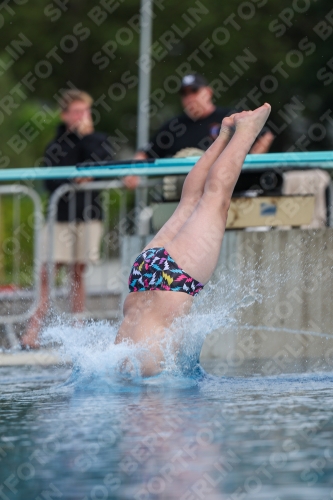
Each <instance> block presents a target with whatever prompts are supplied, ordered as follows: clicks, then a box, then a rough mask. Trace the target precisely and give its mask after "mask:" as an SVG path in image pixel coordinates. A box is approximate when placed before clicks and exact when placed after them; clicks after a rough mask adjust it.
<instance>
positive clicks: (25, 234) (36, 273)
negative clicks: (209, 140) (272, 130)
mask: <svg viewBox="0 0 333 500" xmlns="http://www.w3.org/2000/svg"><path fill="white" fill-rule="evenodd" d="M196 160H197V158H187V159H177V160H176V159H174V160H172V159H170V160H164V161H163V160H159V161H155V162H153V163H145V162H143V163H138V164H134V165H133V163H128V164H118V165H117V164H115V165H110V166H108V165H106V166H104V167H84V168H83V167H82V168H81V167H63V168H52V169H43V168H39V169H12V170H9V169H8V170H6V169H5V170H4V171H1V172H0V181H1V180H6V181H8V180H11V181H16V180H20V181H24V180H25V179H29V180H30V179H34V180H35V179H46V178H68V179H71V178H76V177H91V176H92V177H94V178H95V179H98V178H102V177H104V178H107V177H114V176H119V177H121V176H125V175H129V174H138V175H142V176H147V175H154V176H160V177H159V179H161V178H162V177H161V176H163V175H166V174H184V173H187V172H188V171H189V170H190V169H191V168H192V166H193V165H194V164H195V162H196ZM312 167H314V168H324V169H328V170H329V169H332V168H333V154H332V153H330V152H325V153H315V154H311V153H304V154H303V153H300V154H294V155H293V154H286V155H282V154H279V155H275V154H272V155H252V156H250V157H248V158H247V160H246V162H245V166H244V168H245V169H248V170H251V169H252V168H259V169H264V168H265V169H267V168H272V169H275V168H287V169H288V168H289V169H292V168H297V169H298V168H312ZM156 184H158V185H160V184H161V181H160V180H157V181H156V180H148V181H147V182H142V184H141V187H140V189H141V194H142V195H139V196H137V197H136V205H135V206H134V207H133V210H132V211H131V212H128V210H127V203H126V190H125V189H124V187H123V183H122V182H121V181H120V180H95V181H94V182H87V183H84V184H76V183H70V184H64V185H62V186H61V187H60V188H58V190H57V191H55V192H54V193H53V195H52V197H51V198H50V201H49V213H48V223H47V227H48V237H47V240H46V241H47V248H44V252H46V255H47V259H46V264H47V270H48V278H49V285H50V286H49V291H50V297H49V298H50V304H51V309H52V310H53V311H54V312H55V313H61V314H71V313H70V309H69V307H68V303H69V301H68V296H69V292H70V283H69V281H70V280H69V279H68V273H67V272H63V273H62V274H61V273H60V276H57V273H56V272H55V267H56V263H55V262H54V255H53V249H54V243H55V241H54V238H55V233H54V228H55V224H56V218H57V217H56V214H57V207H58V204H59V201H60V199H61V198H62V196H63V195H65V194H71V193H74V192H79V191H83V192H84V193H85V198H86V199H85V201H86V204H89V200H91V196H92V194H91V193H92V190H94V191H95V190H100V191H101V193H102V195H101V199H102V205H103V207H104V209H103V211H104V219H103V227H104V230H103V237H102V243H101V258H100V259H99V260H98V261H97V262H95V263H93V264H90V263H89V264H88V265H87V268H86V272H85V282H86V286H87V301H86V309H85V311H84V312H83V313H81V314H79V315H77V317H78V318H83V317H88V318H108V319H110V320H112V319H116V318H118V317H119V316H120V311H121V308H120V305H121V303H122V300H123V298H124V295H125V293H126V283H127V276H128V270H129V267H130V263H131V261H132V259H133V257H135V256H136V255H137V253H138V252H139V251H140V250H141V248H142V247H143V246H144V245H145V243H146V242H147V241H148V240H149V238H150V237H151V234H150V233H151V224H150V221H151V215H152V213H151V211H150V209H149V208H148V209H147V208H146V207H145V200H146V190H147V188H151V187H153V186H156ZM115 197H118V199H119V210H118V211H117V213H118V220H117V221H115V220H114V218H112V217H110V215H112V210H113V205H114V200H115ZM9 199H10V202H9V201H8V200H9ZM27 199H28V200H29V203H30V205H27V201H26V200H27ZM71 200H72V201H70V208H69V211H70V213H73V214H74V213H75V197H72V198H71ZM0 210H2V215H3V212H4V210H6V215H5V218H4V217H3V216H2V219H0V223H1V222H2V221H3V220H6V227H4V226H3V222H2V224H1V226H0V228H2V229H0V242H1V245H2V255H4V258H3V260H2V261H0V304H1V307H0V323H1V324H2V328H3V330H4V331H5V334H6V337H7V344H8V345H9V346H11V347H14V346H15V345H17V337H16V334H15V330H14V325H15V324H18V323H24V322H26V321H27V320H28V319H29V318H31V317H32V315H33V314H35V311H36V308H37V306H38V302H39V299H40V292H41V287H40V274H41V268H42V265H43V264H44V263H45V259H43V258H42V254H41V252H42V248H41V247H42V245H41V243H42V242H41V235H42V233H44V232H45V223H44V216H43V206H42V203H41V198H40V196H39V194H38V193H37V192H36V191H35V190H34V189H31V188H29V187H27V186H24V185H22V184H11V185H3V186H0ZM0 214H1V212H0ZM0 217H1V215H0ZM8 221H10V223H9V222H8ZM131 225H132V229H133V227H134V228H135V231H132V234H128V233H131ZM27 240H29V241H28V249H27ZM27 255H30V257H27ZM29 258H30V260H29ZM1 272H2V276H1ZM8 276H9V277H10V279H6V278H8Z"/></svg>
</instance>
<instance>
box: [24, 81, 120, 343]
mask: <svg viewBox="0 0 333 500" xmlns="http://www.w3.org/2000/svg"><path fill="white" fill-rule="evenodd" d="M59 105H60V119H61V123H60V124H59V126H58V129H57V131H56V135H55V137H54V139H53V140H52V141H51V142H50V143H49V144H48V145H47V147H46V150H45V154H44V163H45V165H46V166H49V167H61V166H67V165H76V164H78V163H85V162H99V161H111V160H112V158H113V153H112V146H111V144H110V142H109V139H108V135H107V134H105V133H102V132H96V131H95V130H94V124H93V119H92V111H91V107H92V105H93V98H92V97H91V96H90V95H89V94H88V93H87V92H84V91H82V90H79V89H69V90H66V91H64V92H63V93H62V95H61V99H60V101H59ZM91 180H92V179H91V178H87V177H86V178H77V179H74V180H68V179H56V180H47V181H46V182H45V186H46V189H47V190H48V191H49V193H50V195H52V193H53V192H54V191H55V190H56V189H58V187H60V186H61V185H63V184H68V183H73V184H74V185H75V184H80V183H84V182H88V181H91ZM71 197H72V202H74V203H73V206H75V213H74V214H72V213H70V206H71V200H70V198H71ZM73 198H74V200H73ZM102 217H103V213H102V207H101V204H100V201H99V192H98V191H92V193H91V197H90V196H87V197H85V193H84V192H83V191H81V192H77V193H76V194H75V195H68V194H67V195H65V196H64V197H62V198H61V199H60V201H59V204H58V211H57V222H56V225H55V228H54V248H53V255H54V262H55V265H56V267H57V268H58V267H59V266H62V265H66V266H68V267H69V270H70V281H71V297H70V302H71V310H72V312H73V313H74V314H75V313H80V312H82V311H83V310H84V303H85V288H84V276H83V275H84V270H85V266H86V264H87V262H90V261H95V260H97V259H98V258H99V247H100V242H101V237H102ZM43 236H44V238H43V240H44V245H43V246H44V248H43V250H44V256H43V257H44V260H45V261H46V260H47V252H49V251H50V249H48V248H47V236H48V235H47V228H45V231H44V235H43ZM48 305H49V304H48V281H47V272H46V265H45V264H44V265H43V267H42V275H41V298H40V302H39V305H38V308H37V311H36V313H35V314H34V316H33V317H32V318H31V320H30V322H29V324H28V328H27V330H26V332H25V334H24V335H23V336H22V338H21V345H22V347H25V348H36V347H38V346H39V341H38V334H39V330H40V328H41V325H42V323H43V320H44V318H45V316H46V314H47V312H48Z"/></svg>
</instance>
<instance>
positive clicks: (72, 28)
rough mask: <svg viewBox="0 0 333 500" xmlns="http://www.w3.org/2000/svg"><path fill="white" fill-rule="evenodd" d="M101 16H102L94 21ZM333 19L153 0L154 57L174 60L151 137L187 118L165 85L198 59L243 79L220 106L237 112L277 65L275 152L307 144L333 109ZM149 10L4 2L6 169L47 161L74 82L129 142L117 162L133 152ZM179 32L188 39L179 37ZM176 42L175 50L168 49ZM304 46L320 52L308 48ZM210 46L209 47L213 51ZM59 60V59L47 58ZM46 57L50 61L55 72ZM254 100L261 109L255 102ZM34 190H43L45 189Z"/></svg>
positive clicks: (291, 5)
mask: <svg viewBox="0 0 333 500" xmlns="http://www.w3.org/2000/svg"><path fill="white" fill-rule="evenodd" d="M97 11H98V12H99V14H101V13H102V14H101V16H102V17H100V16H99V15H98V16H97V17H96V16H95V15H94V12H95V13H96V12H97ZM200 11H201V13H200ZM331 11H332V4H331V2H330V0H292V1H288V2H281V1H280V0H249V1H243V0H233V1H232V2H221V0H209V1H205V0H183V1H182V2H179V1H178V0H155V5H154V9H153V42H154V43H155V44H156V45H155V46H154V47H155V53H156V54H158V55H161V54H162V53H163V52H164V54H163V57H158V58H157V57H156V58H154V61H153V68H152V74H151V92H152V94H153V95H156V92H157V93H159V94H161V93H162V94H163V93H165V96H163V99H162V103H161V104H160V105H159V103H158V102H157V101H156V100H155V101H154V100H153V101H152V104H153V106H154V107H155V108H154V109H153V111H154V112H152V113H151V132H153V131H154V130H156V129H157V128H158V127H159V126H160V125H161V124H162V123H163V122H164V121H165V120H166V119H167V118H169V117H171V116H173V115H174V114H176V113H178V112H180V110H181V105H180V101H179V98H178V95H177V92H176V91H175V92H167V91H166V90H165V88H166V82H167V81H168V80H167V79H168V78H169V77H170V76H172V75H174V76H177V78H178V81H179V73H178V69H179V66H180V65H181V64H182V63H184V62H186V61H188V62H190V64H191V68H192V70H193V71H197V72H199V73H202V74H204V75H205V76H206V77H207V79H208V80H209V81H212V80H214V79H216V78H220V77H219V73H220V72H224V73H225V75H227V76H228V78H229V79H232V78H235V82H234V84H233V85H230V86H229V88H228V89H227V90H226V91H224V92H223V93H222V94H221V96H219V97H217V98H216V103H217V104H219V105H221V106H234V105H236V103H238V102H239V101H240V99H241V98H243V97H244V96H247V95H248V93H249V92H251V90H252V89H253V88H254V87H258V88H259V87H260V86H261V85H262V82H263V79H264V78H265V77H266V76H267V75H272V69H273V68H274V67H275V66H276V65H278V64H280V65H282V67H283V69H284V71H286V73H285V76H283V75H281V74H279V73H275V75H274V76H275V77H276V78H277V81H278V85H277V88H276V89H275V90H274V92H262V95H261V96H260V98H259V100H260V102H262V103H263V102H265V101H268V102H270V103H271V104H272V109H273V112H272V115H271V118H272V120H273V121H274V123H276V124H277V126H281V125H283V124H285V129H284V130H283V132H282V133H281V134H278V137H277V138H276V141H275V143H274V145H273V148H272V151H285V150H287V149H288V148H290V147H291V146H293V144H294V143H295V141H296V140H297V139H298V138H300V137H301V136H302V135H303V134H304V135H305V136H306V137H307V136H308V131H309V127H310V126H311V124H312V123H320V117H321V116H322V115H323V113H324V112H326V111H327V110H330V108H331V107H332V106H333V104H332V97H331V94H332V88H333V78H331V77H332V76H333V69H332V68H333V64H332V62H330V60H331V58H332V41H333V34H332V33H333V27H332V24H333V16H332V13H331ZM198 12H199V13H198ZM139 13H140V0H99V1H93V2H92V1H89V0H53V1H52V0H38V2H33V1H32V0H14V1H13V2H4V3H3V4H2V6H1V9H0V36H1V53H0V84H1V87H0V88H1V95H0V168H6V167H11V168H13V167H28V166H33V165H39V164H40V162H41V158H42V155H43V151H44V148H45V145H46V144H47V142H48V141H49V140H50V139H51V138H52V136H53V134H54V129H55V126H56V124H57V123H58V121H59V117H58V114H57V95H58V93H59V90H60V89H62V88H66V87H68V86H69V85H71V84H73V85H75V86H77V87H79V88H82V89H84V90H86V91H88V92H89V93H91V94H92V95H93V97H94V98H95V100H97V101H98V100H99V99H101V100H102V103H101V104H99V105H96V113H95V115H94V116H95V119H96V128H97V129H99V130H103V131H106V132H108V133H109V134H111V135H117V134H118V133H121V134H124V135H125V136H126V137H127V143H126V144H123V145H122V147H120V148H118V151H117V153H118V157H122V158H124V157H126V156H127V157H128V156H131V154H132V153H133V151H134V150H135V144H136V132H137V131H136V126H137V94H138V85H137V74H138V57H139V39H140V36H139V33H138V30H137V29H133V28H132V26H133V20H137V19H138V15H139ZM325 16H327V19H325ZM331 19H332V21H331ZM318 23H327V28H326V29H325V31H323V33H324V32H325V34H326V35H327V36H326V35H325V36H326V39H325V40H323V38H325V37H324V36H319V35H318V32H320V31H318ZM189 26H191V29H190V30H188V33H186V30H187V29H188V27H189ZM215 30H218V32H219V33H220V39H222V37H223V34H224V36H225V37H226V38H225V40H227V41H226V43H220V44H218V43H213V40H214V32H215ZM179 32H182V33H184V36H180V35H179V34H176V33H179ZM185 33H186V34H185ZM172 36H173V37H174V38H173V42H170V44H169V46H168V40H172ZM170 37H171V38H170ZM175 37H176V38H178V41H177V42H176V43H175ZM22 39H23V40H27V42H28V43H27V45H29V46H26V47H22V45H21V47H18V45H17V42H18V41H19V40H22ZM210 44H213V45H212V47H210ZM305 46H306V47H312V49H311V50H308V49H304V47H305ZM108 47H109V49H110V47H113V48H115V50H114V55H112V53H110V52H107V48H108ZM202 47H206V48H207V47H210V48H209V51H208V53H207V54H206V55H205V54H204V50H203V49H202ZM244 50H247V51H250V53H251V54H253V55H254V56H255V58H256V62H254V63H253V62H252V63H249V65H248V68H247V69H246V70H244V71H243V72H242V74H239V73H237V69H236V70H235V62H236V64H237V65H238V68H239V63H237V61H238V59H237V58H238V57H239V56H240V55H242V54H244ZM50 53H52V54H53V55H52V56H51V57H49V59H48V58H47V54H50ZM306 54H307V55H306ZM157 59H158V60H157ZM41 61H49V62H48V63H46V64H48V66H45V63H41ZM287 61H289V64H288V63H287ZM290 61H291V63H290ZM50 63H51V71H50V72H48V68H49V67H50ZM327 63H328V64H327ZM324 67H326V70H325V72H326V78H327V80H325V81H322V80H320V79H319V78H318V72H319V71H320V70H322V68H324ZM322 71H323V70H322ZM46 73H48V74H46ZM237 76H238V78H236V77H237ZM25 78H27V80H28V81H29V82H32V88H31V89H28V88H27V86H26V85H25V84H24V79H25ZM32 79H35V80H34V81H32ZM331 79H332V82H331ZM68 82H70V83H68ZM28 85H31V83H30V84H28ZM110 89H111V90H110ZM117 89H118V91H117ZM119 89H120V90H119ZM176 90H177V89H176ZM295 97H296V98H297V99H298V101H300V102H302V103H303V106H304V109H303V110H302V113H301V115H300V116H298V117H297V118H295V117H293V118H292V119H290V120H289V121H288V120H287V122H285V120H284V119H283V116H282V115H281V110H282V111H283V109H284V106H285V105H286V104H287V103H289V102H290V100H291V99H292V98H295ZM248 104H249V105H250V106H251V107H252V108H253V107H255V104H254V103H251V101H248ZM45 106H47V109H49V110H50V111H51V113H49V114H48V115H47V119H46V121H45V123H44V124H43V126H42V130H38V129H37V128H36V126H35V125H34V124H33V121H32V120H33V117H35V116H36V114H37V113H39V112H40V110H41V109H43V107H45ZM332 109H333V108H332ZM25 127H28V129H29V127H30V129H29V130H30V133H32V132H36V131H37V132H38V133H37V134H35V135H36V137H34V138H33V139H32V140H30V139H27V138H24V136H23V135H22V130H26V129H25ZM332 129H333V128H332V126H331V125H330V124H329V123H328V122H326V123H325V133H323V136H322V138H321V140H311V141H310V143H309V144H308V145H307V146H306V147H307V148H308V149H309V150H311V149H313V150H323V149H331V146H332V142H333V139H332V137H333V133H332ZM17 134H18V135H19V137H20V139H21V140H23V141H25V142H24V147H22V148H21V150H20V151H15V148H13V146H12V145H11V144H12V140H13V137H16V136H17ZM297 148H298V149H302V146H297ZM34 187H37V188H38V189H39V190H41V189H42V185H37V186H34ZM6 203H7V202H5V203H4V206H3V207H2V208H3V209H4V216H3V217H4V219H3V221H4V222H2V223H1V221H0V240H2V242H3V241H4V239H6V238H7V237H9V235H10V232H11V229H10V224H9V221H10V220H11V217H12V210H11V208H10V205H9V204H8V203H7V204H6ZM114 213H116V211H114ZM24 217H25V210H24V209H23V213H22V218H23V219H24ZM7 233H8V234H7ZM22 245H23V250H24V255H25V259H26V260H27V262H28V261H29V262H30V263H31V255H32V247H31V245H32V243H31V241H30V242H29V241H27V240H26V241H23V242H22ZM6 259H7V260H6V262H5V269H6V270H7V271H8V272H9V268H10V267H11V266H12V264H13V259H12V257H11V256H10V255H9V256H8V257H6ZM0 268H1V265H0ZM23 281H24V280H23Z"/></svg>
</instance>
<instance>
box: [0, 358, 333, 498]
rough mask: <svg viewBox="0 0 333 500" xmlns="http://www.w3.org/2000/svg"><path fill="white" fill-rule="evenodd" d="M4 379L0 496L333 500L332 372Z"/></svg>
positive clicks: (27, 371)
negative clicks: (120, 378)
mask: <svg viewBox="0 0 333 500" xmlns="http://www.w3.org/2000/svg"><path fill="white" fill-rule="evenodd" d="M0 380H1V396H0V430H1V432H0V436H1V437H0V465H1V468H0V498H4V499H6V498H9V499H16V500H21V499H22V500H23V499H24V500H32V499H38V500H39V499H53V498H64V499H66V500H67V499H68V500H70V499H73V500H83V499H84V500H90V499H92V500H95V499H107V498H109V499H140V500H141V499H142V500H143V499H157V498H158V499H183V500H185V499H188V500H192V499H208V500H213V499H214V500H215V499H226V500H238V499H265V500H267V499H272V500H273V499H274V500H278V499H280V500H293V499H299V500H301V499H302V500H306V499H309V500H328V499H332V498H333V447H332V444H333V391H332V387H333V373H317V374H303V375H300V374H297V375H281V376H275V377H260V376H253V377H234V378H223V377H222V378H218V377H213V376H209V375H208V376H204V377H201V378H199V379H191V380H188V383H185V382H184V380H181V379H179V378H177V377H174V378H173V379H172V377H171V376H164V377H160V378H158V377H157V378H154V379H146V380H141V382H139V381H138V380H132V381H130V380H127V381H122V382H121V381H119V380H118V381H117V382H115V381H114V380H111V379H110V378H108V377H106V376H102V375H97V374H94V375H91V376H90V377H89V378H88V377H87V376H86V375H85V376H84V377H82V376H81V375H80V374H79V373H74V374H73V370H72V369H71V368H68V367H67V368H66V367H58V368H42V367H36V366H35V367H3V368H0Z"/></svg>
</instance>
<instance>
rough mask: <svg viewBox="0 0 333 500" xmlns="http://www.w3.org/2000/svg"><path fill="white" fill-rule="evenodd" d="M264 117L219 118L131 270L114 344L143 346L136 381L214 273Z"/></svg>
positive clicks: (151, 370) (158, 360)
mask: <svg viewBox="0 0 333 500" xmlns="http://www.w3.org/2000/svg"><path fill="white" fill-rule="evenodd" d="M270 111H271V107H270V105H269V104H267V103H266V104H264V105H263V106H261V107H259V108H257V109H255V110H254V111H243V112H241V113H235V114H233V115H231V116H229V117H226V118H224V119H223V121H222V126H221V131H220V134H219V136H218V138H217V139H216V140H215V142H214V143H213V144H212V145H211V146H210V148H209V149H208V150H207V151H206V152H205V154H204V155H203V156H202V157H201V158H200V159H199V161H198V162H197V163H196V165H195V166H194V167H193V168H192V170H191V172H190V173H189V174H188V175H187V177H186V180H185V183H184V187H183V191H182V196H181V199H180V203H179V205H178V207H177V209H176V210H175V212H174V214H173V215H172V216H171V218H170V219H169V220H168V221H167V222H166V223H165V224H164V226H163V227H162V228H161V229H160V231H159V232H158V233H157V234H156V236H155V237H154V238H153V239H152V241H151V242H150V243H149V244H148V245H147V246H146V247H145V248H144V250H143V252H142V253H141V254H140V255H139V256H138V257H137V259H136V260H135V262H134V264H133V267H132V270H131V273H130V277H129V291H130V293H129V295H128V296H127V298H126V300H125V303H124V319H123V321H122V323H121V325H120V328H119V331H118V334H117V336H116V340H115V343H116V344H119V343H121V342H130V343H133V344H140V343H141V344H144V345H145V346H147V347H148V350H149V356H145V358H144V360H143V361H142V363H141V374H142V375H143V376H152V375H156V374H158V373H160V372H161V371H162V369H163V361H164V354H163V349H162V348H161V345H162V343H163V340H164V338H165V336H166V335H167V332H168V331H170V330H169V329H170V325H171V323H172V322H173V321H174V320H175V319H176V318H179V317H181V316H184V315H185V314H187V313H188V312H189V311H190V308H191V306H192V303H193V298H194V297H195V295H197V294H198V293H199V292H200V290H202V288H203V287H204V285H205V284H206V283H207V282H208V281H209V279H210V278H211V276H212V274H213V272H214V270H215V268H216V265H217V262H218V258H219V255H220V251H221V245H222V239H223V235H224V232H225V227H226V222H227V216H228V210H229V206H230V201H231V196H232V193H233V190H234V187H235V184H236V182H237V180H238V177H239V175H240V172H241V169H242V166H243V163H244V160H245V157H246V155H247V153H248V152H249V150H250V148H251V146H252V144H253V143H254V141H255V140H256V138H257V136H258V134H259V133H260V131H261V130H262V128H263V126H264V124H265V122H266V120H267V118H268V116H269V114H270ZM139 292H142V293H139ZM175 292H181V293H175Z"/></svg>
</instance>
